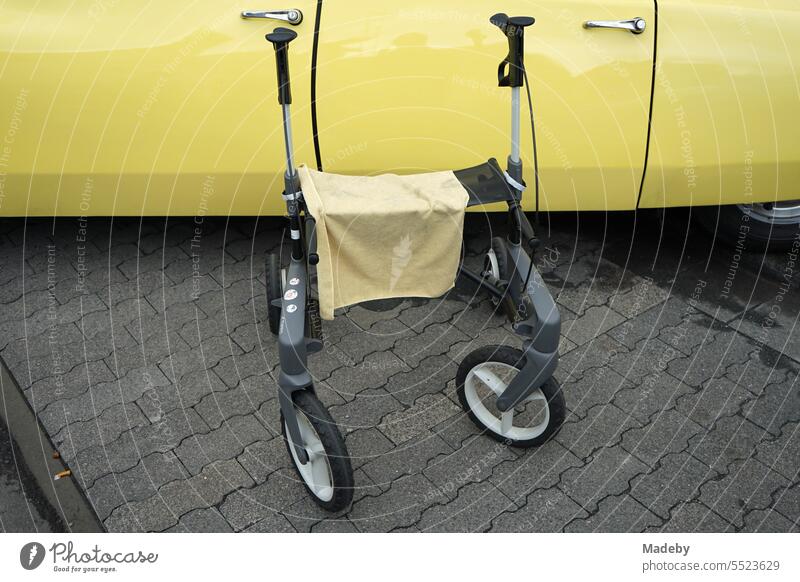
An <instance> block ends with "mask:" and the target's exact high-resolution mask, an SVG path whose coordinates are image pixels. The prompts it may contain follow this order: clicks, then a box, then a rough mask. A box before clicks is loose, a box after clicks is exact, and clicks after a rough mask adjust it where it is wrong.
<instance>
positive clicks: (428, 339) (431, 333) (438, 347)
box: [392, 323, 470, 367]
mask: <svg viewBox="0 0 800 582" xmlns="http://www.w3.org/2000/svg"><path fill="white" fill-rule="evenodd" d="M469 339H470V338H469V336H467V335H466V334H465V333H463V332H461V331H460V330H459V329H458V328H457V327H455V326H453V325H452V324H450V323H434V324H431V325H429V326H427V327H426V328H424V330H422V331H421V332H419V335H416V336H413V337H410V338H407V339H403V340H400V341H399V342H397V343H396V344H395V346H394V348H392V351H393V352H394V353H395V354H396V355H398V356H400V358H402V359H403V361H404V362H405V363H406V364H408V365H409V366H411V367H415V366H418V365H419V363H420V362H421V361H422V360H423V359H425V358H427V357H430V356H434V355H442V354H447V353H448V352H449V351H450V349H451V347H452V346H453V344H455V343H458V342H464V341H469Z"/></svg>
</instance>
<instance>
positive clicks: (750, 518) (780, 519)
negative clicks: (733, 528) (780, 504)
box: [739, 509, 798, 533]
mask: <svg viewBox="0 0 800 582" xmlns="http://www.w3.org/2000/svg"><path fill="white" fill-rule="evenodd" d="M739 531H742V532H752V533H789V532H797V531H798V528H797V524H795V523H793V522H792V521H790V520H788V519H786V517H784V516H783V515H781V514H780V513H778V512H777V511H775V510H773V509H756V510H754V511H751V512H749V513H747V514H746V515H745V516H744V525H743V526H742V529H741V530H739Z"/></svg>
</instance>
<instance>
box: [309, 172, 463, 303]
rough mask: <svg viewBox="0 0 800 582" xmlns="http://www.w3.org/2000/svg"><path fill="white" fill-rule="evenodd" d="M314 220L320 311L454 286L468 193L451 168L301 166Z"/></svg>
mask: <svg viewBox="0 0 800 582" xmlns="http://www.w3.org/2000/svg"><path fill="white" fill-rule="evenodd" d="M298 171H299V173H300V185H301V188H302V190H303V197H304V198H305V201H306V207H307V208H308V211H309V212H310V213H311V215H312V216H313V217H314V218H315V219H316V221H317V253H318V254H319V259H320V260H319V264H318V265H317V284H318V287H319V301H320V314H321V316H322V318H323V319H333V310H334V309H337V308H339V307H344V306H346V305H353V304H354V303H361V302H362V301H370V300H373V299H387V298H390V297H438V296H440V295H443V294H444V293H445V292H447V291H448V290H449V289H451V288H452V287H453V284H454V282H455V278H456V275H457V270H458V264H459V261H460V258H461V242H462V237H463V230H464V211H465V209H466V206H467V202H468V200H469V194H468V193H467V191H466V190H465V189H464V187H463V186H462V185H461V182H459V181H458V179H457V178H456V177H455V174H453V172H433V173H429V174H417V175H412V176H398V175H395V174H383V175H381V176H342V175H339V174H328V173H325V172H317V171H315V170H311V169H309V168H307V167H305V166H303V167H301V168H299V170H298Z"/></svg>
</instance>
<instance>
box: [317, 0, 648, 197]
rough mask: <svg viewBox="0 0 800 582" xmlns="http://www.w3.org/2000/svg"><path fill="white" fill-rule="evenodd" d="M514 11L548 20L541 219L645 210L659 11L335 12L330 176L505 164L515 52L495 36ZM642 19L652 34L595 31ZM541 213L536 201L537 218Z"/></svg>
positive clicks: (627, 0)
mask: <svg viewBox="0 0 800 582" xmlns="http://www.w3.org/2000/svg"><path fill="white" fill-rule="evenodd" d="M500 9H502V10H503V11H505V12H507V13H509V14H511V15H529V16H533V17H535V18H536V24H535V25H534V26H533V27H532V28H529V29H527V32H526V38H525V43H526V54H527V69H528V73H529V77H530V81H531V85H532V88H533V102H534V108H535V114H536V132H537V137H538V145H539V148H538V149H539V169H540V177H541V200H540V202H541V208H543V209H549V210H575V209H582V210H605V209H632V208H635V207H636V201H637V197H638V193H639V188H640V184H641V180H642V172H643V168H644V163H645V151H646V144H647V131H648V115H649V107H650V94H651V84H652V73H653V48H654V34H655V28H656V26H655V25H656V22H655V16H654V4H653V2H652V0H603V1H600V2H597V1H594V0H552V1H551V0H541V1H538V2H527V1H522V0H510V1H508V2H504V3H502V4H498V5H496V6H495V5H490V4H487V3H486V2H485V1H483V0H460V1H458V2H456V1H449V2H437V3H432V2H427V1H426V2H420V1H414V2H397V1H389V2H369V3H365V2H358V1H356V0H338V1H336V2H331V1H328V2H324V3H323V10H322V20H321V23H322V24H321V29H320V39H319V54H318V64H317V66H318V80H317V103H316V106H317V115H318V120H319V145H320V152H321V158H322V159H321V161H322V166H323V167H324V169H325V170H326V171H331V172H340V173H353V174H360V173H367V174H371V173H378V172H382V171H393V172H399V173H405V172H419V171H428V170H439V169H446V168H459V167H465V166H469V165H473V164H477V163H480V162H482V161H485V160H486V159H487V158H488V157H497V158H498V159H499V160H501V162H502V163H503V164H504V161H505V157H506V156H507V155H508V153H509V149H510V146H509V124H510V113H509V108H510V93H509V91H508V89H504V88H499V87H497V77H496V71H497V65H498V63H499V62H500V60H501V59H502V58H503V57H505V54H506V52H507V44H506V41H505V38H504V37H503V35H502V34H501V33H500V32H499V31H498V30H497V29H496V28H495V27H493V26H491V25H490V23H489V17H490V16H491V15H492V14H493V13H494V12H497V11H499V10H500ZM633 17H641V18H643V19H644V21H645V23H646V28H645V30H644V32H643V33H641V34H633V33H631V32H629V31H626V30H617V29H607V28H597V29H585V28H584V27H583V24H584V22H586V21H587V20H627V19H631V18H633ZM525 109H527V108H524V110H523V134H522V139H523V151H524V156H523V157H524V162H525V163H526V166H527V168H526V169H527V171H526V176H525V177H526V180H527V182H528V183H529V184H532V183H533V172H532V156H531V150H532V147H531V141H530V140H531V135H530V127H529V125H528V126H527V127H526V125H527V124H526V123H525V122H526V120H527V115H525ZM531 191H532V190H531ZM533 204H534V201H533V196H532V195H526V197H525V207H526V208H528V209H530V208H532V207H533Z"/></svg>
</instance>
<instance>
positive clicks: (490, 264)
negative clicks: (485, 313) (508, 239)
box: [484, 236, 508, 305]
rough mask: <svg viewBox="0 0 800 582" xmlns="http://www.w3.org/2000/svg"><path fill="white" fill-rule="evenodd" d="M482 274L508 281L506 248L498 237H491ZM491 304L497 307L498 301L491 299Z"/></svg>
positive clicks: (495, 298) (494, 298)
mask: <svg viewBox="0 0 800 582" xmlns="http://www.w3.org/2000/svg"><path fill="white" fill-rule="evenodd" d="M484 272H486V273H489V274H490V275H492V276H493V277H494V278H495V279H502V280H504V281H508V247H506V243H505V241H504V240H503V239H502V238H500V237H499V236H495V237H492V241H491V246H490V247H489V250H488V251H486V260H485V261H484ZM492 303H494V304H495V305H498V304H499V303H500V300H499V299H498V298H497V297H492Z"/></svg>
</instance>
